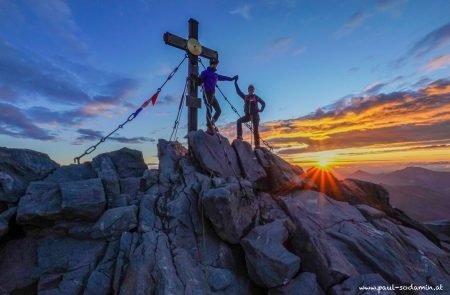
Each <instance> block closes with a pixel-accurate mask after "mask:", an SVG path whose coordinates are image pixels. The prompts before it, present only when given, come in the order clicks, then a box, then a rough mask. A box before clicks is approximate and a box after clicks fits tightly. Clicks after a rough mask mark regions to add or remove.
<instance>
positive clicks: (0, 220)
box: [0, 207, 17, 239]
mask: <svg viewBox="0 0 450 295" xmlns="http://www.w3.org/2000/svg"><path fill="white" fill-rule="evenodd" d="M16 212H17V207H13V208H10V209H8V210H6V211H4V212H2V213H1V214H0V239H1V238H2V237H3V236H4V235H6V234H7V233H8V231H9V221H10V220H11V218H12V217H13V216H14V214H16Z"/></svg>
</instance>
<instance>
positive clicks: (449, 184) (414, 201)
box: [348, 167, 450, 221]
mask: <svg viewBox="0 0 450 295" xmlns="http://www.w3.org/2000/svg"><path fill="white" fill-rule="evenodd" d="M348 178H353V179H359V180H364V181H369V182H373V183H378V184H381V185H382V186H384V187H385V188H386V189H387V191H388V192H389V195H390V200H391V204H392V205H393V206H394V207H397V208H399V209H401V210H404V211H405V212H406V213H408V214H410V215H411V216H413V217H415V218H417V219H419V220H421V221H431V220H438V219H447V220H448V219H450V213H449V212H450V172H440V171H432V170H429V169H425V168H421V167H406V168H404V169H401V170H397V171H393V172H389V173H381V174H372V173H369V172H366V171H362V170H358V171H356V172H355V173H353V174H351V175H350V176H349V177H348Z"/></svg>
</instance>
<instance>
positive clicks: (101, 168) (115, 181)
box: [92, 154, 127, 208]
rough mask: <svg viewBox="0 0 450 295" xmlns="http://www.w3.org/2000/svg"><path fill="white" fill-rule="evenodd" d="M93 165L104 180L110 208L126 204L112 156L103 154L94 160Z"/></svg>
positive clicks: (99, 176)
mask: <svg viewBox="0 0 450 295" xmlns="http://www.w3.org/2000/svg"><path fill="white" fill-rule="evenodd" d="M92 167H93V169H94V170H95V172H96V173H97V176H98V178H100V179H101V180H102V183H103V187H104V190H105V197H106V200H107V203H108V208H116V207H121V206H126V205H127V203H126V200H125V202H124V198H123V197H121V196H120V183H119V174H118V173H117V171H116V167H115V166H114V163H113V161H112V160H111V157H109V156H108V154H101V155H99V156H97V157H95V158H94V159H93V160H92Z"/></svg>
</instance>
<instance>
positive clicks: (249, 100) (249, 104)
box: [234, 78, 266, 148]
mask: <svg viewBox="0 0 450 295" xmlns="http://www.w3.org/2000/svg"><path fill="white" fill-rule="evenodd" d="M234 86H235V87H236V92H237V94H238V95H239V96H240V97H241V98H242V99H243V100H244V102H245V103H244V113H245V115H244V116H243V117H241V118H239V119H238V120H237V139H238V140H242V123H246V122H249V121H252V124H253V136H254V138H255V147H256V148H258V147H259V141H260V139H259V113H260V112H262V111H264V108H265V107H266V103H265V102H264V100H262V99H261V98H260V97H259V96H258V95H256V94H255V87H254V86H253V85H251V84H250V85H249V86H248V94H247V95H245V94H244V93H243V92H242V91H241V89H239V85H238V84H237V78H236V79H235V80H234ZM258 103H260V104H261V109H259V105H258Z"/></svg>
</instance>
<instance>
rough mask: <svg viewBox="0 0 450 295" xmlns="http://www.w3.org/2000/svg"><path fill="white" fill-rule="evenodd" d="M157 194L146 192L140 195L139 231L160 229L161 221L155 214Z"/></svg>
mask: <svg viewBox="0 0 450 295" xmlns="http://www.w3.org/2000/svg"><path fill="white" fill-rule="evenodd" d="M156 201H157V196H156V195H154V194H146V195H144V196H143V197H142V200H141V204H140V207H139V226H138V230H139V231H140V232H143V233H145V232H148V231H151V230H154V229H155V228H156V229H161V222H160V220H159V219H158V218H157V216H156V214H155V207H156Z"/></svg>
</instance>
